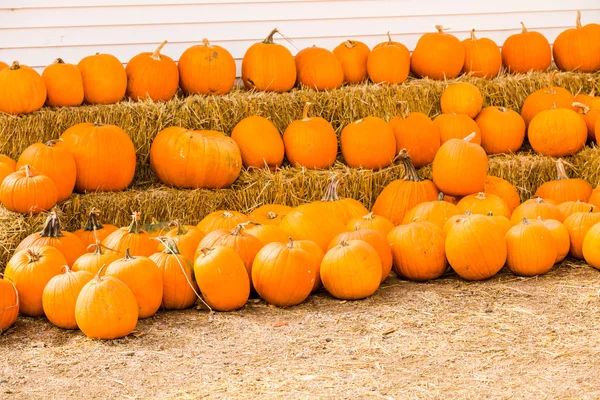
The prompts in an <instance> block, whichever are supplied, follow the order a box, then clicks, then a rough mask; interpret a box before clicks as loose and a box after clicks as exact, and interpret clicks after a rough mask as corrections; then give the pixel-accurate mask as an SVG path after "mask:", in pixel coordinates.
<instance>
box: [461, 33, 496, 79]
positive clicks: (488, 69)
mask: <svg viewBox="0 0 600 400" xmlns="http://www.w3.org/2000/svg"><path fill="white" fill-rule="evenodd" d="M462 44H463V47H464V49H465V62H464V64H463V71H464V72H465V73H468V74H471V75H473V76H476V77H478V78H487V79H491V78H494V77H495V76H496V75H498V72H500V68H501V67H502V55H501V54H500V48H499V47H498V45H497V44H496V42H494V41H493V40H491V39H488V38H481V39H477V38H476V37H475V29H472V30H471V37H470V38H468V39H465V40H463V41H462Z"/></svg>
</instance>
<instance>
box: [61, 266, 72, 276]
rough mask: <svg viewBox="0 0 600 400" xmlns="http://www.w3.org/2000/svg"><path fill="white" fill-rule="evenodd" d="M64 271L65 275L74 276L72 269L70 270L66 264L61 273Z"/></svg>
mask: <svg viewBox="0 0 600 400" xmlns="http://www.w3.org/2000/svg"><path fill="white" fill-rule="evenodd" d="M62 271H65V274H72V273H73V271H71V268H69V266H68V265H66V264H65V265H63V266H62V268H61V272H62Z"/></svg>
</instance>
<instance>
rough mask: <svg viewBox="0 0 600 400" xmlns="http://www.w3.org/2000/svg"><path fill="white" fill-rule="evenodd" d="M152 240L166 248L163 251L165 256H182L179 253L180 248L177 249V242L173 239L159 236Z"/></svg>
mask: <svg viewBox="0 0 600 400" xmlns="http://www.w3.org/2000/svg"><path fill="white" fill-rule="evenodd" d="M152 240H156V241H159V242H160V243H161V244H162V245H163V246H165V249H164V250H163V253H164V254H173V255H178V254H181V253H180V252H179V247H177V240H176V239H173V238H172V237H168V236H157V237H155V238H152Z"/></svg>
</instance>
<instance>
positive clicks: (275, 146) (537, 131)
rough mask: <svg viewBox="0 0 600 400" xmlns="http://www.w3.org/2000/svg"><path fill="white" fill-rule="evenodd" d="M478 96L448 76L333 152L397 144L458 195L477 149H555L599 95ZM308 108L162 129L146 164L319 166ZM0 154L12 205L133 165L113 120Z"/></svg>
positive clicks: (197, 169) (325, 134) (164, 174)
mask: <svg viewBox="0 0 600 400" xmlns="http://www.w3.org/2000/svg"><path fill="white" fill-rule="evenodd" d="M482 103H483V99H482V96H481V93H480V91H479V89H477V87H475V86H474V85H472V84H470V83H455V84H452V85H449V86H448V87H447V88H446V89H445V90H444V92H443V94H442V97H441V108H442V114H440V115H438V116H437V117H436V118H434V120H433V121H432V120H431V119H430V118H429V117H428V116H426V115H425V114H422V113H418V112H413V113H410V114H409V115H408V116H407V117H406V118H401V117H395V118H393V119H392V120H391V121H390V122H389V123H387V122H386V121H384V120H383V119H381V118H378V117H373V116H370V117H366V118H363V119H360V120H357V121H355V122H353V123H350V124H348V125H347V126H345V127H344V128H343V130H342V132H341V134H340V140H339V141H340V148H341V153H342V157H343V159H344V161H345V162H346V164H348V165H349V166H350V167H354V168H359V167H361V168H369V169H373V170H377V169H381V168H384V167H387V166H389V165H391V164H392V163H393V162H394V161H395V160H396V159H397V158H398V157H399V154H400V153H402V152H406V153H408V155H409V156H410V157H411V159H412V162H413V164H414V166H416V167H423V166H425V165H428V164H431V163H433V175H434V182H436V184H437V185H438V186H439V187H440V189H442V190H443V191H444V192H445V193H447V194H450V195H453V196H464V195H467V194H471V193H475V192H477V191H479V190H481V189H482V187H483V178H484V177H485V174H486V173H487V157H486V154H497V153H511V152H516V151H518V150H519V149H520V148H521V146H522V144H523V141H524V139H525V134H526V132H527V136H528V140H529V143H530V144H531V146H532V147H533V149H534V150H535V151H536V152H538V153H540V154H543V155H548V156H555V157H562V156H568V155H572V154H574V153H576V152H578V151H579V150H581V149H582V148H583V147H584V146H585V144H586V141H587V140H588V139H589V140H595V139H596V136H595V132H596V128H597V127H599V126H600V119H599V118H598V116H599V115H600V97H596V96H593V93H592V94H590V95H585V94H579V95H577V96H573V95H572V94H571V93H569V92H568V91H567V90H565V89H563V88H560V87H554V86H552V77H551V78H550V82H549V86H548V88H545V89H540V90H538V91H536V92H534V93H532V94H531V95H530V96H528V97H527V99H526V101H525V103H524V105H523V108H522V110H521V114H519V113H517V112H516V111H513V110H509V109H507V108H505V107H494V106H490V107H486V108H484V109H482ZM309 107H310V103H306V105H305V107H304V111H303V117H302V119H300V120H296V121H293V122H292V123H290V124H289V125H288V127H287V128H286V129H285V132H284V133H283V135H281V133H280V132H279V131H278V129H277V128H276V127H275V125H273V123H272V122H271V121H269V120H268V119H266V118H264V117H261V116H251V117H247V118H244V119H243V120H242V121H240V122H239V123H238V124H237V125H236V126H235V128H234V129H233V131H232V133H231V137H228V136H225V135H224V134H223V133H221V132H217V131H210V130H204V131H193V130H188V129H185V128H181V127H170V128H166V129H164V130H162V131H160V132H159V133H158V134H157V136H156V137H155V138H154V140H153V142H152V146H151V149H150V166H151V168H152V170H153V172H154V174H155V175H156V176H157V177H158V179H159V180H160V181H161V182H163V183H165V184H167V185H170V186H173V187H178V188H223V187H228V186H230V185H231V184H232V183H233V182H234V181H235V180H236V179H237V178H238V176H239V175H240V172H241V169H242V166H244V167H246V168H263V167H268V168H270V169H271V170H275V169H276V168H278V167H279V166H281V165H282V163H283V160H284V156H285V157H286V158H287V160H288V162H289V163H290V165H293V166H300V167H304V168H310V169H314V168H329V167H331V166H332V165H333V164H334V163H335V161H336V158H337V155H338V137H337V135H336V133H335V130H334V128H333V126H332V125H331V124H330V123H329V122H328V121H327V120H325V119H324V118H322V117H310V116H309ZM575 110H578V111H575ZM473 118H475V119H473ZM466 137H469V140H470V143H471V145H472V146H471V147H472V148H473V152H474V153H473V154H474V156H471V157H469V156H468V155H467V154H466V153H465V154H462V153H456V152H455V151H454V147H455V146H454V145H453V144H452V143H450V141H451V140H452V139H464V138H466ZM1 157H2V158H0V182H1V185H0V202H2V204H3V205H4V206H5V207H6V208H7V209H9V210H11V211H17V212H21V213H39V212H43V211H47V210H49V209H51V208H52V207H54V205H55V204H56V203H57V202H61V201H63V200H66V199H67V198H68V197H69V196H70V195H71V193H72V192H73V190H75V191H77V192H95V191H117V190H123V189H125V188H127V187H128V186H129V185H130V184H131V182H132V180H133V177H134V173H135V166H136V152H135V148H134V145H133V142H132V141H131V138H130V137H129V136H128V135H127V134H126V133H125V132H124V131H123V130H122V129H120V128H119V127H117V126H114V125H101V124H91V123H80V124H76V125H74V126H72V127H71V128H69V129H67V130H66V131H65V132H64V133H63V134H62V135H61V137H60V139H58V140H51V141H49V142H48V143H46V144H43V143H34V144H32V145H31V146H29V147H28V148H27V149H25V150H24V151H23V153H22V154H21V155H20V157H19V159H18V161H17V162H15V161H14V160H12V159H10V158H9V157H7V156H1ZM453 163H454V164H462V165H463V168H466V171H473V172H472V173H473V174H475V173H476V174H477V176H478V178H477V182H476V183H475V184H473V185H471V186H469V189H468V191H466V192H465V191H461V190H457V189H455V188H453V187H452V186H454V185H455V184H457V183H456V182H452V180H451V179H453V178H457V180H459V178H463V177H462V176H461V175H460V174H458V175H453V176H449V177H446V178H444V177H443V175H447V174H449V173H451V172H450V171H451V170H449V169H448V166H449V165H452V164H453ZM204 166H210V168H205V167H204ZM16 169H17V171H15V170H16ZM448 179H450V180H449V181H447V182H442V181H444V180H448Z"/></svg>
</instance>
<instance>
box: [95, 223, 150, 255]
mask: <svg viewBox="0 0 600 400" xmlns="http://www.w3.org/2000/svg"><path fill="white" fill-rule="evenodd" d="M102 244H103V245H104V247H106V248H108V249H111V250H114V251H116V252H118V253H120V254H121V255H124V254H125V251H126V250H128V251H129V253H130V254H131V255H132V256H136V257H137V256H140V257H150V256H151V255H152V254H154V253H156V250H157V249H158V243H156V241H154V240H152V236H151V235H150V234H149V233H148V232H146V231H145V230H144V229H143V228H142V226H141V224H140V213H139V212H134V213H133V214H132V215H131V224H129V226H126V227H122V228H119V229H117V230H116V231H114V232H112V233H111V234H109V235H108V236H107V237H106V238H105V239H104V240H103V241H102Z"/></svg>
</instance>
